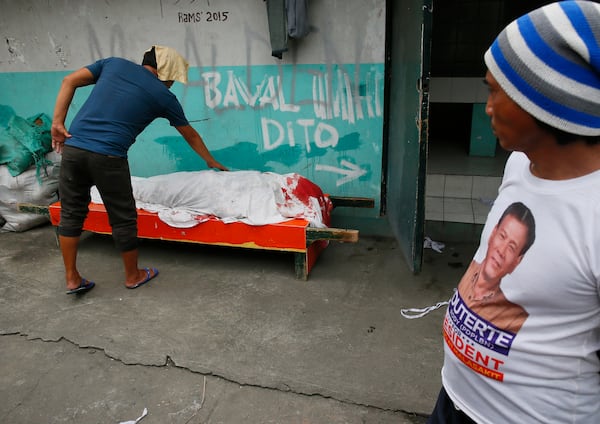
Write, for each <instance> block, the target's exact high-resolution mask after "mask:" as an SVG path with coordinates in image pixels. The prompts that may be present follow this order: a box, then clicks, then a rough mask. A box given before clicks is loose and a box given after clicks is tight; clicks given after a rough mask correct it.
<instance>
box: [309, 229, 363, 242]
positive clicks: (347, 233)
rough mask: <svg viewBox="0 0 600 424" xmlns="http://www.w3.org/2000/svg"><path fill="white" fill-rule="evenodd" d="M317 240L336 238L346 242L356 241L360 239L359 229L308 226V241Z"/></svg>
mask: <svg viewBox="0 0 600 424" xmlns="http://www.w3.org/2000/svg"><path fill="white" fill-rule="evenodd" d="M316 240H335V241H340V242H344V243H356V242H357V241H358V230H347V229H342V228H313V227H307V228H306V241H307V243H312V242H314V241H316Z"/></svg>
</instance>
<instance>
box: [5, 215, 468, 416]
mask: <svg viewBox="0 0 600 424" xmlns="http://www.w3.org/2000/svg"><path fill="white" fill-rule="evenodd" d="M473 251H474V246H473V245H472V244H457V245H455V246H451V247H447V248H446V251H444V252H443V253H441V254H440V253H436V252H432V251H430V250H427V249H426V251H425V265H424V270H423V272H422V273H421V274H419V275H418V276H415V275H413V274H412V273H411V272H410V271H409V270H408V269H407V267H406V265H405V263H404V260H403V258H402V256H401V253H400V251H399V249H398V248H397V246H396V242H395V241H394V240H391V239H381V238H370V237H362V238H361V240H360V241H359V242H358V243H351V244H340V243H332V244H331V245H330V246H329V247H328V248H327V249H326V251H325V252H324V253H323V254H322V256H321V257H320V258H319V260H318V262H317V264H316V265H315V267H314V268H313V270H312V272H311V275H310V278H309V280H308V281H300V280H296V279H295V275H294V259H293V256H292V255H290V254H286V253H279V252H267V251H255V250H246V249H235V248H220V247H212V246H202V245H196V244H186V243H172V242H165V241H149V240H143V241H141V245H140V266H155V267H157V268H159V270H160V275H159V276H158V277H157V278H156V279H154V280H152V281H151V282H150V283H149V284H147V285H145V286H143V287H140V288H138V289H136V290H127V289H125V287H124V286H123V275H122V266H121V262H120V257H119V255H118V252H117V251H116V250H115V249H114V247H113V244H112V240H111V238H110V237H108V236H101V235H95V234H89V233H86V234H84V236H83V237H82V240H81V244H80V252H79V268H80V271H81V273H82V274H83V275H84V276H85V277H86V278H88V279H92V280H94V281H95V282H96V287H95V288H94V289H93V290H92V291H90V292H89V293H87V294H85V295H84V296H81V297H77V296H67V295H66V294H65V287H64V281H63V275H64V273H63V266H62V259H61V257H60V251H59V249H58V247H57V244H56V239H55V232H54V228H53V227H51V226H49V225H47V226H42V227H39V228H35V229H32V230H29V231H27V232H24V233H1V234H0V252H1V253H0V398H1V399H2V402H0V422H6V423H13V424H15V423H16V424H18V423H28V424H29V423H66V422H68V423H121V422H125V421H130V420H135V419H136V418H137V417H139V416H140V415H141V414H142V411H143V410H144V408H146V409H147V411H148V415H147V416H146V417H145V418H143V419H142V420H141V421H140V422H141V424H150V423H182V424H183V423H225V424H229V423H232V424H235V423H292V424H293V423H299V424H300V423H302V424H304V423H317V424H318V423H323V424H325V423H327V424H329V423H382V424H387V423H390V424H391V423H395V424H398V423H400V424H406V423H424V422H425V421H426V416H427V415H428V414H429V412H430V411H431V409H432V408H433V405H434V403H435V399H436V397H437V393H438V391H439V388H440V384H441V382H440V376H439V373H440V368H441V364H442V349H443V345H442V338H441V323H442V317H443V309H440V310H437V311H434V312H432V313H430V314H429V315H427V316H426V317H424V318H421V319H415V320H408V319H405V318H403V317H402V316H401V315H400V310H401V309H402V308H412V307H424V306H428V305H433V304H435V303H437V302H439V301H443V300H446V299H448V298H449V297H450V296H451V293H452V289H453V288H454V287H455V284H456V282H457V281H458V280H459V278H460V275H462V273H463V272H464V267H462V266H456V264H457V263H461V261H462V263H464V264H467V263H468V261H469V260H470V256H471V255H472V253H473ZM451 263H452V264H453V265H452V266H450V264H451Z"/></svg>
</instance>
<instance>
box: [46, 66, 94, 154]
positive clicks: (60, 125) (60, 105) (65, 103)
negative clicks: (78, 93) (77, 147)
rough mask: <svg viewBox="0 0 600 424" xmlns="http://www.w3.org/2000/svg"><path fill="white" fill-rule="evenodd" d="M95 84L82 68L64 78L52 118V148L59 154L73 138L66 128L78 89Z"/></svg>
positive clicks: (91, 76)
mask: <svg viewBox="0 0 600 424" xmlns="http://www.w3.org/2000/svg"><path fill="white" fill-rule="evenodd" d="M93 83H94V76H93V75H92V73H91V72H90V70H89V69H87V68H81V69H78V70H77V71H75V72H73V73H71V74H69V75H67V76H66V77H64V78H63V81H62V84H61V86H60V90H59V91H58V95H57V96H56V104H55V105H54V116H53V117H52V128H51V133H52V148H53V149H54V150H56V152H57V153H60V152H61V151H62V146H63V144H64V143H65V139H67V138H69V137H71V134H69V132H68V131H67V129H66V128H65V119H66V117H67V111H68V110H69V105H70V104H71V101H72V100H73V96H74V95H75V90H76V89H77V88H78V87H83V86H86V85H90V84H93Z"/></svg>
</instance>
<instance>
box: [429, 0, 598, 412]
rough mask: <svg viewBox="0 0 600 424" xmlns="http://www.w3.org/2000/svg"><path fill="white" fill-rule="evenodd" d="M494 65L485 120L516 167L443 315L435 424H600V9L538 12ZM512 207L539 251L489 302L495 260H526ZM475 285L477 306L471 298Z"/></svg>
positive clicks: (566, 4)
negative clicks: (513, 318)
mask: <svg viewBox="0 0 600 424" xmlns="http://www.w3.org/2000/svg"><path fill="white" fill-rule="evenodd" d="M484 59H485V63H486V65H487V67H488V72H487V74H486V77H485V82H486V84H487V85H488V87H489V96H488V101H487V104H486V112H487V114H488V115H489V116H490V118H491V126H492V128H493V131H494V133H495V134H496V137H497V138H498V140H499V143H500V145H501V146H502V147H503V148H504V149H506V150H509V151H511V152H513V153H512V154H511V155H510V157H509V159H508V161H507V164H506V168H505V171H504V176H503V179H502V184H501V186H500V189H499V191H498V197H497V198H496V199H495V201H494V204H493V206H492V209H491V210H490V213H489V215H488V219H487V222H486V224H485V226H484V229H483V231H482V234H481V242H480V245H479V248H478V249H477V251H476V252H475V255H474V257H473V260H472V262H471V264H470V265H469V268H468V270H467V273H466V275H472V276H473V278H463V280H462V281H461V284H460V286H459V289H458V291H456V292H455V293H454V295H453V296H452V298H451V300H450V302H449V307H448V310H447V311H446V316H445V318H444V323H443V334H444V351H445V355H444V366H443V368H442V386H443V387H442V390H441V392H440V394H439V397H438V401H437V403H436V406H435V409H434V411H433V413H432V415H431V416H430V418H429V421H428V423H432V424H433V423H473V422H476V423H489V424H496V423H520V424H521V423H567V422H568V423H572V424H574V423H600V357H599V355H598V352H599V351H600V5H599V4H597V3H595V2H592V1H563V2H558V3H552V4H549V5H546V6H544V7H542V8H539V9H537V10H534V11H532V12H531V13H528V14H527V15H524V16H522V17H520V18H519V19H517V20H516V21H514V22H512V23H511V24H509V25H508V26H507V27H506V28H505V29H504V30H503V31H502V32H501V33H500V35H499V36H498V38H497V39H496V40H495V41H494V43H493V44H492V46H491V47H490V48H489V50H488V51H487V52H486V53H485V55H484ZM515 202H519V203H521V204H523V205H524V206H525V207H527V208H528V209H529V211H530V213H531V216H532V219H535V226H536V238H535V241H534V242H533V244H532V245H531V246H530V248H529V250H528V252H527V255H526V256H524V257H523V259H522V261H521V262H520V264H519V266H518V267H516V268H515V269H514V270H513V271H512V272H511V273H509V274H507V275H505V276H504V277H502V280H501V282H500V288H499V289H497V288H495V286H493V285H492V284H491V281H490V282H489V283H490V284H489V285H488V286H487V287H488V288H487V289H486V285H485V284H486V283H485V281H483V282H482V281H481V280H482V279H483V280H485V278H486V277H485V275H483V273H480V272H479V270H480V269H481V265H482V263H483V261H484V259H485V260H486V266H489V267H493V266H496V267H498V268H501V267H502V266H503V264H504V263H505V261H506V260H507V258H508V257H510V256H511V255H514V254H515V250H516V249H518V244H517V242H516V237H517V236H516V235H517V231H516V228H509V227H507V228H503V229H501V228H499V227H497V225H496V223H497V222H498V220H499V217H500V216H501V215H502V213H503V211H505V210H506V209H507V207H508V206H510V205H511V204H514V203H515ZM492 235H493V236H494V238H497V239H498V240H501V241H502V243H490V239H491V236H492ZM516 253H518V252H516ZM486 258H487V259H486ZM488 262H489V263H488ZM480 274H481V275H480ZM473 281H478V284H479V286H478V287H479V292H478V293H479V295H478V296H473V295H468V293H469V292H470V293H473V291H472V290H471V291H469V290H467V288H469V284H471V283H472V282H473ZM502 294H503V295H502ZM508 303H511V304H517V305H520V306H521V307H522V308H523V309H524V310H525V311H526V313H527V318H526V319H525V321H524V323H523V325H522V326H521V327H520V328H519V329H513V328H508V327H506V326H504V324H503V322H505V321H506V319H505V318H506V317H505V316H504V314H505V311H507V310H508ZM474 305H476V307H475V306H474Z"/></svg>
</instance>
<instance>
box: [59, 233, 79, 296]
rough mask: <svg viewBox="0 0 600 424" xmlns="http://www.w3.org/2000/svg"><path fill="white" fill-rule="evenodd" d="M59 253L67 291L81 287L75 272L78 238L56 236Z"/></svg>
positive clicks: (77, 273)
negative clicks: (63, 266) (61, 258)
mask: <svg viewBox="0 0 600 424" xmlns="http://www.w3.org/2000/svg"><path fill="white" fill-rule="evenodd" d="M58 240H59V243H60V251H61V253H62V257H63V262H64V264H65V279H66V282H67V289H68V290H74V289H76V288H78V287H79V286H80V285H81V274H79V271H78V270H77V246H78V245H79V237H66V236H58Z"/></svg>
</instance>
